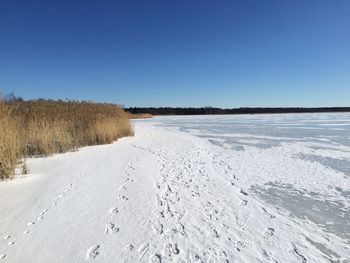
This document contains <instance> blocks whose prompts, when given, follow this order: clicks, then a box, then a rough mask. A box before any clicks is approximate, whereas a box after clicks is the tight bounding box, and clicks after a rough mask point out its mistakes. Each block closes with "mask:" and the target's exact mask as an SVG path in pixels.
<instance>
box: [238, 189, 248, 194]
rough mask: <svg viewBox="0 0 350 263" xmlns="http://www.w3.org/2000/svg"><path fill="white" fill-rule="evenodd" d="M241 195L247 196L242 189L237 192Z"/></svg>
mask: <svg viewBox="0 0 350 263" xmlns="http://www.w3.org/2000/svg"><path fill="white" fill-rule="evenodd" d="M239 192H240V193H241V194H242V195H246V196H247V195H248V193H247V192H246V191H244V190H243V189H241V190H240V191H239Z"/></svg>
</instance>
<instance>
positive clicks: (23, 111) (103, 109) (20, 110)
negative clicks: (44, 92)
mask: <svg viewBox="0 0 350 263" xmlns="http://www.w3.org/2000/svg"><path fill="white" fill-rule="evenodd" d="M0 123H1V125H0V179H4V178H8V177H10V176H11V175H13V174H14V171H15V168H16V167H17V166H18V164H19V163H20V162H21V160H22V159H23V158H26V157H30V156H36V155H50V154H53V153H61V152H66V151H70V150H76V149H77V148H79V147H81V146H86V145H97V144H106V143H112V142H113V141H115V140H117V139H118V138H121V137H125V136H131V135H133V128H132V126H131V123H130V121H129V115H128V113H126V112H124V110H123V109H122V108H121V107H119V106H117V105H113V104H102V103H90V102H73V101H69V102H63V101H51V100H34V101H15V102H1V101H0Z"/></svg>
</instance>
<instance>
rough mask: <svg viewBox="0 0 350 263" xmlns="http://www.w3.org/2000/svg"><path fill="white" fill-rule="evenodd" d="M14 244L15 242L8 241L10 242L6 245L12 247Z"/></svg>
mask: <svg viewBox="0 0 350 263" xmlns="http://www.w3.org/2000/svg"><path fill="white" fill-rule="evenodd" d="M14 244H16V242H15V241H10V242H8V243H7V245H9V246H12V245H14Z"/></svg>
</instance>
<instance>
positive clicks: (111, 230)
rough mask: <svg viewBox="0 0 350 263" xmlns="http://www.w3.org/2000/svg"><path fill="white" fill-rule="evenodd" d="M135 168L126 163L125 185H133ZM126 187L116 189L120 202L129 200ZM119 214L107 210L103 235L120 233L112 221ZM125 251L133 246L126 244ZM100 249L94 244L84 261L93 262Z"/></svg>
mask: <svg viewBox="0 0 350 263" xmlns="http://www.w3.org/2000/svg"><path fill="white" fill-rule="evenodd" d="M139 158H140V156H139V155H137V156H136V157H135V158H134V160H135V161H138V160H139ZM135 170H136V169H135V167H134V165H133V163H132V162H130V163H128V165H127V171H124V173H123V174H124V176H125V177H124V179H123V180H124V182H125V183H127V184H128V183H133V182H134V179H133V178H132V175H133V172H135ZM127 189H128V188H127V186H126V185H122V186H120V187H119V188H118V194H117V198H118V200H119V201H120V202H126V201H128V200H129V197H128V196H127V195H126V194H125V191H126V190H127ZM119 213H120V209H119V208H118V207H117V206H115V207H112V208H110V209H109V215H110V216H109V219H108V220H107V222H106V225H105V235H106V236H108V235H117V234H118V232H119V231H120V228H119V227H118V226H117V224H116V223H115V222H114V221H113V219H115V215H117V214H119ZM124 249H125V250H127V251H131V250H133V249H134V245H133V244H128V245H126V246H125V247H124ZM147 249H148V244H147V246H145V248H144V250H142V251H141V254H142V253H143V254H144V253H146V252H147ZM101 250H102V248H101V245H99V244H94V245H92V246H91V247H89V248H88V250H87V251H86V256H85V259H86V260H87V261H90V260H93V259H95V258H96V257H97V256H98V255H100V253H102V252H101Z"/></svg>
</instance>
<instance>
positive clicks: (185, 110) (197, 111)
mask: <svg viewBox="0 0 350 263" xmlns="http://www.w3.org/2000/svg"><path fill="white" fill-rule="evenodd" d="M125 110H126V111H128V112H130V113H132V114H140V113H150V114H152V115H211V114H264V113H308V112H309V113H315V112H350V107H319V108H303V107H288V108H283V107H279V108H260V107H259V108H249V107H245V108H233V109H222V108H214V107H201V108H194V107H130V108H126V109H125Z"/></svg>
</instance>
